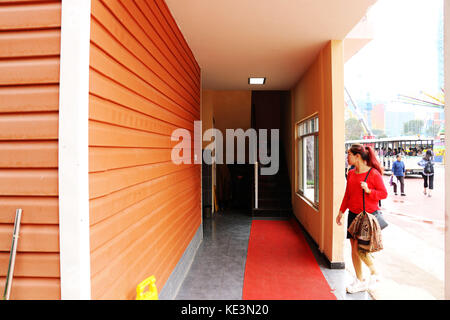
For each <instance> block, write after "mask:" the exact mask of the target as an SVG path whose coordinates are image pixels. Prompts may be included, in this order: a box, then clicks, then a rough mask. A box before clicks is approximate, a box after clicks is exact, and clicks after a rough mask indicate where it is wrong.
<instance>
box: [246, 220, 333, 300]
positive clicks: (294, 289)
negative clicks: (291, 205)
mask: <svg viewBox="0 0 450 320" xmlns="http://www.w3.org/2000/svg"><path fill="white" fill-rule="evenodd" d="M242 299H244V300H336V296H335V295H334V294H333V293H332V290H331V288H330V286H329V285H328V282H327V280H326V279H325V277H324V276H323V273H322V271H321V270H320V267H319V265H318V264H317V261H316V259H315V258H314V255H313V253H312V251H311V249H310V247H309V245H308V243H307V242H306V239H305V238H304V236H303V234H302V232H301V230H300V227H299V226H298V224H297V222H296V221H295V220H294V219H290V220H253V221H252V226H251V230H250V239H249V244H248V251H247V262H246V266H245V274H244V288H243V295H242Z"/></svg>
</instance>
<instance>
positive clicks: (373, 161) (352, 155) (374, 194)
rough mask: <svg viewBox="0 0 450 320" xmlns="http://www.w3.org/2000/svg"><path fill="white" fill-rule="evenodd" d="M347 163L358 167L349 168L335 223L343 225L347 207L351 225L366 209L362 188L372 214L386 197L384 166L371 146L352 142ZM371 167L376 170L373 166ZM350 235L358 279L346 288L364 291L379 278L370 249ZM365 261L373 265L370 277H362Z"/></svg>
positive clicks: (348, 290) (348, 234)
mask: <svg viewBox="0 0 450 320" xmlns="http://www.w3.org/2000/svg"><path fill="white" fill-rule="evenodd" d="M348 164H349V165H354V166H355V169H354V170H349V171H348V174H347V186H346V189H345V195H344V198H343V199H342V203H341V207H340V210H339V214H338V216H337V217H336V223H337V224H338V225H342V217H343V215H344V212H346V210H347V209H348V217H347V226H350V225H351V224H352V222H353V220H354V219H355V218H356V216H357V215H358V214H359V213H360V212H362V211H363V192H364V194H365V196H364V198H365V208H366V212H367V213H368V214H373V213H374V212H375V211H377V210H379V209H380V208H379V207H378V203H379V200H381V199H386V197H387V191H386V187H385V185H384V182H383V178H382V175H383V169H382V168H381V165H380V163H379V162H378V160H377V158H376V155H375V152H374V151H373V149H372V148H371V147H365V146H363V145H360V144H355V145H352V147H351V148H350V149H349V150H348ZM372 168H373V169H374V170H371V169H372ZM369 170H370V172H369ZM366 179H367V180H366ZM364 180H366V181H364ZM347 239H350V243H351V247H352V261H353V266H354V268H355V273H356V279H355V280H354V281H353V283H352V284H351V285H349V286H348V287H347V292H349V293H355V292H360V291H365V290H367V289H368V288H370V287H371V286H372V285H374V284H376V283H377V282H378V281H379V275H378V272H377V270H376V269H375V265H374V262H373V258H372V256H371V255H370V253H368V252H366V251H364V250H359V246H358V240H357V239H354V238H353V237H352V235H351V234H350V233H349V232H348V231H347ZM362 262H364V263H365V264H366V265H367V267H369V269H370V274H371V276H370V280H369V281H367V280H365V279H364V277H363V269H362Z"/></svg>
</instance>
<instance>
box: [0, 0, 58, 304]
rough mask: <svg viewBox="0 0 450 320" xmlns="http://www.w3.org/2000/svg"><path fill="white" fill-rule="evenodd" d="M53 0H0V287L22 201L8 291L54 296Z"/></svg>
mask: <svg viewBox="0 0 450 320" xmlns="http://www.w3.org/2000/svg"><path fill="white" fill-rule="evenodd" d="M60 27H61V1H17V0H16V1H11V0H9V1H8V0H6V1H1V2H0V292H1V293H0V294H1V295H3V290H4V285H5V279H6V274H7V270H8V261H9V252H10V249H11V241H12V232H13V224H14V217H15V210H16V208H22V209H23V215H22V223H21V228H20V237H19V240H18V253H17V258H16V266H15V270H14V280H13V285H12V291H11V299H59V298H60V279H59V277H60V272H59V235H58V234H59V233H58V231H59V227H58V221H59V219H58V109H59V97H58V95H59V54H60Z"/></svg>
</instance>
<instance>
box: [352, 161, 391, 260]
mask: <svg viewBox="0 0 450 320" xmlns="http://www.w3.org/2000/svg"><path fill="white" fill-rule="evenodd" d="M371 170H372V168H371V169H370V170H369V172H368V173H367V175H366V178H365V179H364V182H366V180H367V177H368V176H369V173H370V171H371ZM362 192H363V211H362V212H361V213H359V214H358V215H357V216H356V217H355V219H354V220H353V222H352V224H351V225H350V226H349V227H348V232H349V233H350V234H351V235H352V237H353V238H354V239H357V240H358V246H359V247H360V248H361V249H363V250H365V251H368V252H376V251H380V250H382V249H383V243H382V239H381V227H380V224H379V222H378V220H377V218H376V216H375V215H373V214H367V212H366V206H365V197H364V194H365V192H364V190H363V191H362Z"/></svg>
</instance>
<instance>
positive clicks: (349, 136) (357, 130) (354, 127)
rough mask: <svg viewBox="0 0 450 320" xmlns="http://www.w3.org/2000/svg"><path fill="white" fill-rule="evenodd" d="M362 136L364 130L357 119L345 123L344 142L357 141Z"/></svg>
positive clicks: (350, 119)
mask: <svg viewBox="0 0 450 320" xmlns="http://www.w3.org/2000/svg"><path fill="white" fill-rule="evenodd" d="M363 134H364V129H363V127H362V125H361V123H360V122H359V120H358V119H355V118H349V119H347V120H346V121H345V140H346V141H347V140H358V139H361V138H362V136H363Z"/></svg>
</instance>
